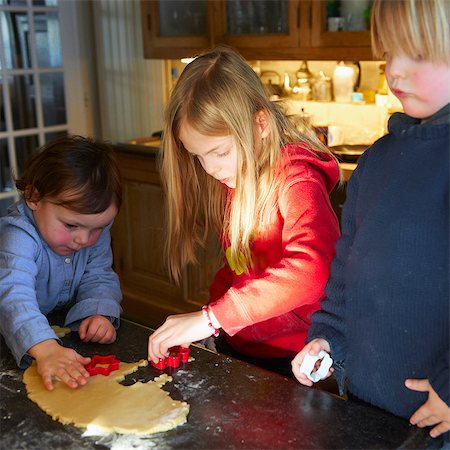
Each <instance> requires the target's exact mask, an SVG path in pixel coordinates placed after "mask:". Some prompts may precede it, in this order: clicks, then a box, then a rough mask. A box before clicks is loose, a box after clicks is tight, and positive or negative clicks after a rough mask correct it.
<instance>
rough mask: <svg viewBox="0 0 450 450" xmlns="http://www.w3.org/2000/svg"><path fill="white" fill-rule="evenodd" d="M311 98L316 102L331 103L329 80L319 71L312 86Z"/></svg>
mask: <svg viewBox="0 0 450 450" xmlns="http://www.w3.org/2000/svg"><path fill="white" fill-rule="evenodd" d="M312 98H313V100H315V101H318V102H331V78H330V77H327V76H326V75H325V74H324V73H323V71H322V70H321V71H320V72H319V73H318V75H317V76H316V79H315V81H314V84H313V88H312Z"/></svg>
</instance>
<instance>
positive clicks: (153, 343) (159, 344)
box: [148, 331, 169, 362]
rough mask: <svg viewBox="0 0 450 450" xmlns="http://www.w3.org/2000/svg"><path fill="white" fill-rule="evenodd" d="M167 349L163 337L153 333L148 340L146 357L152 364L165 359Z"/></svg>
mask: <svg viewBox="0 0 450 450" xmlns="http://www.w3.org/2000/svg"><path fill="white" fill-rule="evenodd" d="M168 350H169V347H168V345H167V344H166V343H165V339H164V336H162V335H161V333H158V332H157V331H155V333H153V334H152V335H151V336H150V337H149V339H148V357H149V359H151V360H152V361H154V362H158V360H159V359H161V358H165V357H166V356H167V354H168Z"/></svg>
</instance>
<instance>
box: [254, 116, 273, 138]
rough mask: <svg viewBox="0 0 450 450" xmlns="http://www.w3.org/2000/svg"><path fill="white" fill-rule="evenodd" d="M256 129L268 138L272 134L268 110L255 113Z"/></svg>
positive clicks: (262, 136)
mask: <svg viewBox="0 0 450 450" xmlns="http://www.w3.org/2000/svg"><path fill="white" fill-rule="evenodd" d="M255 125H256V131H257V132H258V133H259V134H260V136H261V138H266V137H267V136H269V134H270V124H269V119H268V116H267V111H265V110H263V109H262V110H261V111H258V112H257V113H256V115H255Z"/></svg>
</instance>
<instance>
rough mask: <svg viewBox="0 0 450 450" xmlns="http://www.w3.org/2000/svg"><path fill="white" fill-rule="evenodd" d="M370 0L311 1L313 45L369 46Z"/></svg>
mask: <svg viewBox="0 0 450 450" xmlns="http://www.w3.org/2000/svg"><path fill="white" fill-rule="evenodd" d="M371 7H372V0H326V1H325V0H320V1H313V2H312V9H311V24H312V29H311V45H312V46H313V47H370V14H371Z"/></svg>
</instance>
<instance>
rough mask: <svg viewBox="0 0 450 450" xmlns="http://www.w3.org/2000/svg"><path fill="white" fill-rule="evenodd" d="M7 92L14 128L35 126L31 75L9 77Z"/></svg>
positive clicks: (20, 128)
mask: <svg viewBox="0 0 450 450" xmlns="http://www.w3.org/2000/svg"><path fill="white" fill-rule="evenodd" d="M9 94H10V97H11V109H12V118H13V128H14V130H22V129H24V128H34V127H36V123H37V121H36V107H35V101H34V100H35V99H34V84H33V76H32V75H15V76H10V77H9Z"/></svg>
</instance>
